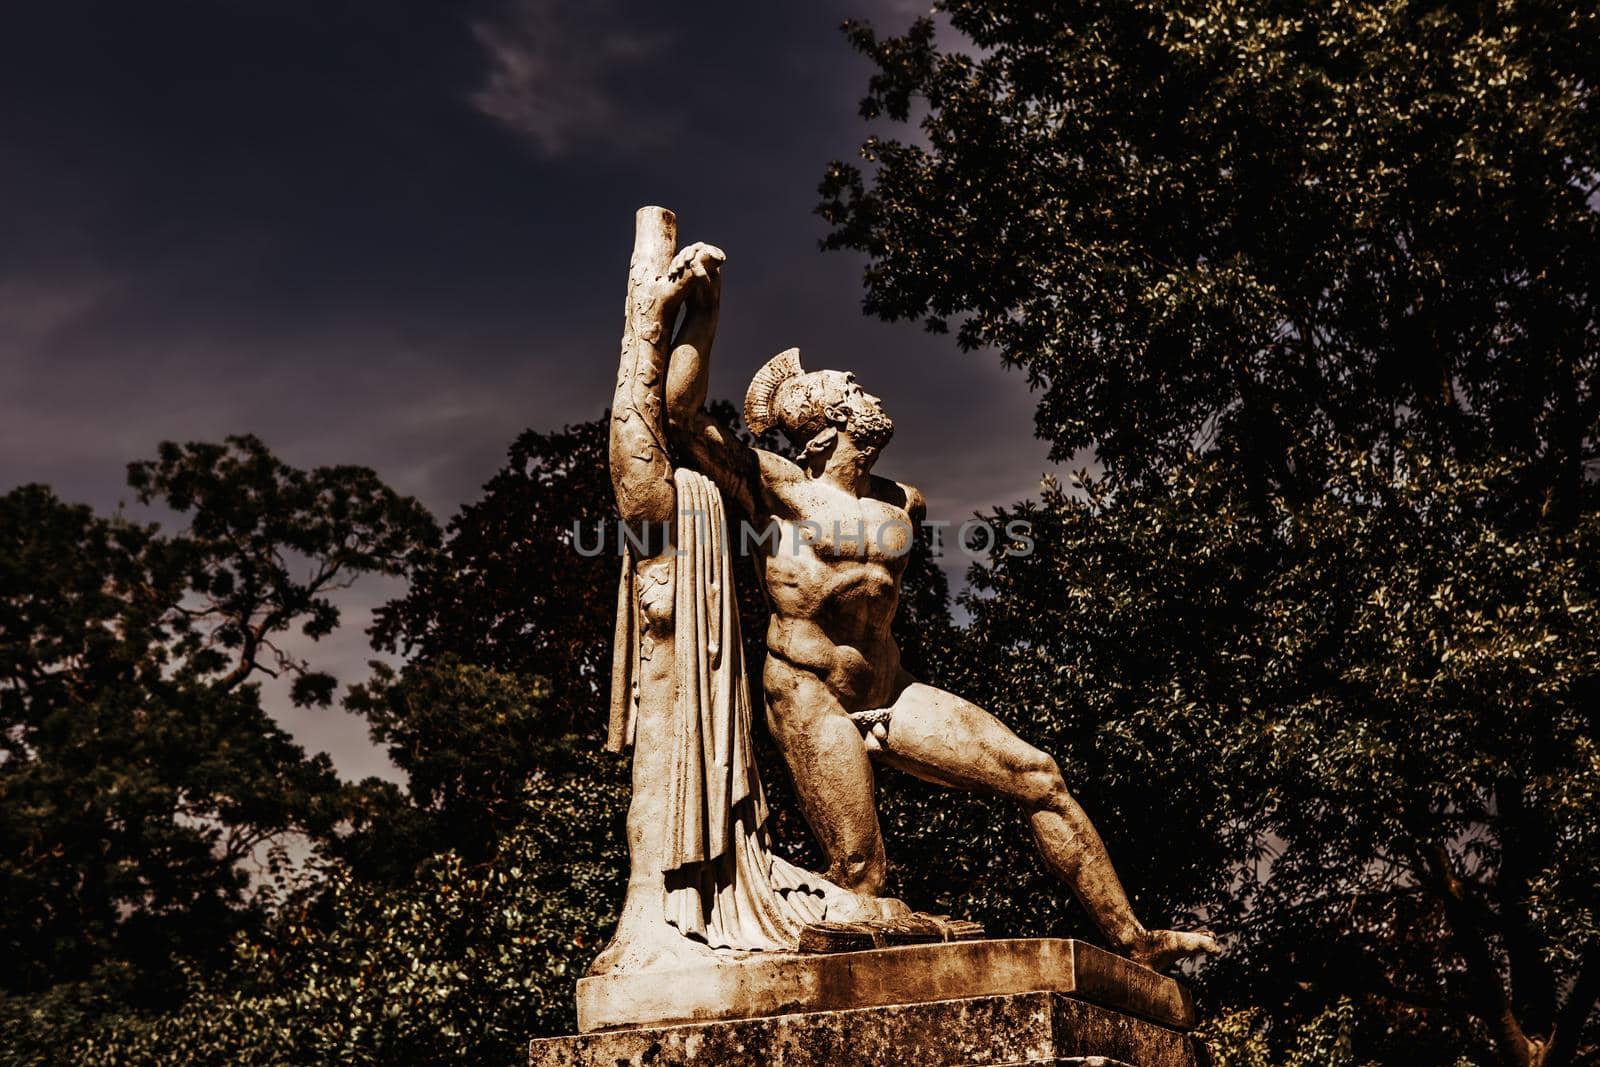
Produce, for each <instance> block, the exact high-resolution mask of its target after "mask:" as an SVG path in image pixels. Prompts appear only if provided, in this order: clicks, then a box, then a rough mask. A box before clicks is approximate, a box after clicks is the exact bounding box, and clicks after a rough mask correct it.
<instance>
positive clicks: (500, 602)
mask: <svg viewBox="0 0 1600 1067" xmlns="http://www.w3.org/2000/svg"><path fill="white" fill-rule="evenodd" d="M607 425H608V423H607V421H606V419H604V418H600V419H595V420H593V421H591V422H584V423H579V424H577V425H575V426H569V427H567V428H565V429H563V430H562V431H560V432H559V433H553V434H545V433H537V432H535V431H532V430H529V431H527V432H525V433H523V434H522V435H521V436H520V437H518V438H517V440H516V442H515V443H514V444H513V445H512V446H511V450H510V454H509V456H508V459H507V463H506V465H505V466H504V467H503V468H501V469H500V470H499V471H497V472H496V473H495V475H494V477H493V478H491V479H490V480H489V482H488V483H487V484H486V485H485V486H484V487H483V496H482V498H481V499H479V500H477V501H476V502H474V503H471V504H468V505H466V506H465V507H463V508H462V509H461V511H460V513H459V514H457V515H456V516H455V518H453V519H451V520H450V525H449V527H448V529H447V531H446V539H445V544H444V546H443V548H442V549H441V550H440V551H439V552H438V553H437V554H436V555H434V556H433V557H432V558H431V559H429V560H428V561H427V563H426V564H425V565H424V566H422V567H419V568H418V569H417V571H416V573H415V575H414V576H413V579H412V584H411V588H410V589H409V590H408V592H407V593H406V595H405V596H403V597H401V598H399V599H398V600H395V601H393V602H391V603H390V604H387V605H385V606H384V607H383V608H382V609H380V610H379V612H378V621H377V624H376V626H375V627H374V630H373V637H374V641H375V643H376V644H377V645H378V646H379V647H380V648H388V649H391V650H394V651H399V652H404V653H406V654H407V655H409V656H411V657H413V658H420V659H423V660H429V659H433V658H437V657H440V656H445V655H453V656H456V657H458V658H459V659H460V660H461V661H463V662H466V663H473V664H477V665H478V666H482V667H488V668H492V669H494V670H496V671H502V672H506V673H512V674H521V675H525V676H528V677H538V678H542V679H544V682H545V684H546V685H547V686H548V687H549V696H548V698H547V699H546V700H545V702H544V709H545V712H544V713H545V717H546V722H547V733H548V734H549V735H551V736H555V735H559V734H561V733H563V732H567V731H580V732H588V733H594V734H597V735H600V736H603V735H604V732H605V707H606V702H607V700H608V697H607V695H606V693H607V689H608V687H609V686H610V680H611V661H610V656H611V637H612V627H613V626H614V620H613V618H612V614H613V613H612V610H611V609H610V608H605V609H600V610H597V609H596V605H612V604H614V603H615V600H616V591H617V574H618V570H619V567H620V564H619V562H618V556H617V546H616V541H615V539H614V537H613V538H609V539H607V541H606V542H605V551H603V552H600V553H599V554H594V555H585V554H583V553H580V552H579V551H577V546H576V544H575V543H574V541H573V535H574V531H575V530H579V531H581V532H582V534H583V536H584V537H585V538H586V540H585V542H584V544H585V547H586V548H587V547H588V546H589V545H590V544H591V543H592V542H593V540H594V536H595V532H596V530H597V529H599V528H600V527H602V526H609V525H610V524H611V523H612V521H613V519H614V517H615V506H614V504H613V503H612V497H611V483H610V481H609V480H608V477H607V475H606V470H607V467H606V463H607V456H606V427H607ZM424 747H427V746H426V745H425V746H424ZM515 796H516V793H515V791H513V792H512V793H511V797H512V798H515Z"/></svg>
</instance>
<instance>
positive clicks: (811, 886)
mask: <svg viewBox="0 0 1600 1067" xmlns="http://www.w3.org/2000/svg"><path fill="white" fill-rule="evenodd" d="M677 240H678V239H677V221H676V218H675V216H673V214H672V212H670V211H667V210H665V209H663V208H659V207H647V208H642V209H641V210H640V211H639V213H638V215H637V217H636V228H635V241H634V251H633V257H632V259H631V260H630V265H629V272H628V295H627V301H626V313H625V316H624V322H623V339H622V353H621V359H620V362H619V364H618V368H617V388H616V393H615V394H614V396H613V400H612V407H611V425H610V441H609V461H610V469H611V481H612V488H613V490H614V492H615V495H616V501H617V514H618V517H619V518H620V519H621V521H622V523H623V526H624V528H625V529H626V530H627V531H628V539H627V545H626V548H625V553H624V559H623V561H622V573H621V576H620V581H619V583H618V595H617V630H616V635H617V636H616V640H615V642H614V644H613V648H614V654H615V658H614V661H613V670H612V686H611V693H612V708H611V712H612V713H611V727H610V729H609V731H608V735H607V747H608V748H611V749H613V750H616V751H621V750H623V749H625V748H628V747H630V746H631V747H632V748H633V752H634V757H633V803H632V805H631V806H630V808H629V809H628V849H629V856H630V861H629V873H628V892H627V896H626V897H625V898H624V900H623V906H622V912H621V915H620V916H619V918H618V922H617V929H616V932H615V933H614V934H613V936H612V939H611V942H610V943H609V944H608V945H607V946H606V948H605V949H604V950H602V951H601V953H600V954H599V956H597V957H596V959H595V961H594V964H593V966H592V968H591V971H590V973H591V974H592V975H595V976H605V977H615V976H624V975H645V974H652V973H655V972H677V971H681V970H683V969H685V968H694V967H697V966H699V964H700V963H701V961H702V960H703V958H704V957H706V956H708V955H716V954H722V955H725V956H726V957H727V958H729V959H734V960H736V959H738V958H739V957H740V956H741V954H743V953H747V952H752V951H772V952H784V951H788V950H792V949H795V948H797V947H798V946H799V942H800V938H801V935H802V933H803V931H804V930H805V929H806V928H807V927H811V928H812V929H813V930H815V928H816V924H817V923H835V922H843V923H849V922H858V921H862V920H871V919H889V918H894V917H896V916H904V915H905V913H906V912H907V911H908V906H907V904H906V903H904V902H901V901H897V900H893V899H891V898H887V897H884V896H883V888H884V876H885V871H886V863H887V858H886V856H885V852H884V843H883V834H882V832H881V829H880V827H879V825H878V814H877V806H876V805H877V799H876V798H877V794H876V782H877V777H876V774H877V772H876V771H875V769H874V765H875V764H883V765H887V766H890V767H894V768H896V769H898V770H901V771H905V772H908V773H910V774H912V775H914V776H916V777H918V778H921V779H923V780H924V781H929V782H936V783H939V784H942V785H945V786H950V787H954V788H957V789H961V790H968V791H975V792H981V793H989V794H993V795H996V796H1001V797H1006V798H1008V799H1010V800H1012V801H1015V802H1016V803H1017V804H1019V805H1020V806H1021V807H1022V808H1023V810H1024V811H1025V812H1026V813H1027V818H1028V822H1029V829H1030V833H1028V834H1027V835H1026V840H1031V841H1032V842H1033V844H1034V845H1035V846H1037V847H1038V848H1039V850H1040V851H1041V853H1042V855H1043V858H1044V865H1045V868H1046V869H1047V870H1050V871H1054V872H1056V873H1057V874H1059V875H1060V876H1061V877H1062V879H1063V880H1064V881H1065V882H1066V883H1067V884H1066V885H1065V886H1064V889H1066V890H1067V891H1070V892H1071V894H1072V896H1073V898H1074V899H1076V900H1077V901H1078V902H1079V903H1080V904H1081V905H1082V906H1083V909H1084V912H1085V913H1086V914H1087V915H1088V917H1089V918H1090V919H1091V920H1092V921H1093V922H1094V923H1095V925H1096V926H1097V927H1098V928H1099V930H1100V933H1101V935H1102V936H1103V938H1104V939H1105V942H1106V944H1108V945H1111V946H1112V947H1114V948H1115V949H1116V950H1117V951H1119V952H1121V953H1122V954H1123V955H1125V956H1128V957H1129V958H1131V959H1134V960H1137V961H1139V962H1141V963H1146V964H1149V965H1150V966H1152V967H1154V968H1155V969H1156V970H1165V969H1166V968H1167V967H1169V966H1170V965H1172V964H1173V963H1175V962H1177V961H1178V960H1180V959H1184V958H1186V957H1190V956H1196V955H1200V954H1203V953H1208V952H1216V951H1218V950H1219V947H1218V945H1217V943H1216V941H1215V939H1214V938H1212V937H1211V935H1210V934H1208V933H1205V932H1202V931H1177V930H1150V929H1147V928H1146V927H1145V926H1144V925H1143V924H1142V923H1141V922H1140V921H1139V918H1138V916H1137V915H1135V914H1134V911H1133V906H1132V904H1131V902H1130V901H1129V899H1128V895H1127V893H1126V892H1125V891H1124V889H1123V886H1122V882H1121V881H1120V879H1119V878H1118V877H1117V873H1116V871H1115V869H1114V868H1113V867H1112V863H1111V857H1110V856H1109V855H1108V854H1107V852H1106V848H1105V844H1104V842H1102V841H1101V839H1100V835H1099V834H1098V833H1096V832H1095V828H1094V825H1093V823H1092V822H1091V821H1090V819H1089V816H1088V814H1087V813H1086V812H1085V811H1084V810H1083V808H1082V807H1081V806H1080V805H1079V804H1078V802H1077V801H1076V800H1074V799H1073V797H1072V796H1071V794H1070V793H1069V792H1068V791H1067V786H1066V783H1065V782H1064V781H1063V780H1062V777H1061V773H1060V769H1059V768H1058V767H1057V765H1056V762H1055V760H1054V759H1052V758H1051V757H1050V756H1049V755H1048V754H1046V753H1045V752H1042V751H1040V750H1039V749H1037V748H1035V747H1034V746H1032V745H1030V744H1028V743H1026V742H1025V741H1023V740H1022V739H1021V738H1019V737H1018V736H1017V735H1016V734H1015V733H1013V732H1012V731H1011V729H1010V728H1009V727H1007V726H1006V725H1005V724H1004V723H1002V722H1001V721H1000V720H999V719H997V718H996V717H995V716H993V715H991V714H990V713H989V712H988V711H986V710H985V709H983V708H981V707H978V706H977V705H976V704H973V703H971V702H970V701H968V700H966V699H964V698H962V697H961V696H959V695H957V694H955V693H950V692H946V691H945V690H943V689H940V688H938V687H937V686H932V685H927V684H924V683H921V682H918V681H917V680H916V679H915V678H913V677H912V676H911V675H910V674H909V673H907V671H906V669H905V665H904V664H903V663H902V662H901V659H900V654H899V650H898V649H897V648H896V646H895V638H894V632H893V629H894V627H893V623H894V616H895V609H896V605H897V603H898V595H897V594H898V591H899V588H900V580H901V577H902V575H903V573H904V571H905V568H906V564H907V560H908V553H909V550H910V547H911V545H912V543H913V538H914V536H915V527H916V526H917V525H918V524H921V523H924V522H925V521H926V519H927V514H926V513H927V503H926V500H925V499H924V497H923V494H922V493H921V491H920V490H918V489H917V488H916V487H915V486H912V485H908V484H906V483H903V482H898V481H895V480H893V479H890V478H886V477H883V476H882V475H880V474H878V473H875V468H876V466H877V463H878V459H879V457H880V455H881V453H882V452H883V449H884V447H885V446H887V445H888V443H889V441H890V438H891V437H892V436H893V433H894V420H893V419H891V418H890V417H889V415H888V413H887V411H886V410H885V408H884V405H883V403H882V402H881V401H880V400H879V399H878V398H877V397H875V396H873V395H871V394H870V393H868V392H866V391H865V390H864V389H863V387H862V386H861V385H860V384H859V383H857V381H856V379H855V375H854V374H851V373H849V372H847V371H843V370H813V371H807V370H806V369H805V368H804V366H802V364H801V361H800V353H799V350H798V349H790V350H788V351H786V352H783V353H781V354H780V355H778V356H776V357H774V358H773V359H771V360H769V361H768V362H767V363H766V364H765V365H764V366H763V367H761V368H760V369H759V370H758V371H756V373H755V376H754V378H753V379H752V381H751V383H750V388H749V390H748V392H747V393H746V394H745V408H744V413H745V422H746V424H747V426H748V427H749V428H750V429H751V431H752V432H755V433H761V432H762V431H764V430H775V431H781V432H782V433H783V434H785V435H786V436H787V437H788V439H789V443H790V444H791V445H792V446H793V447H794V453H793V458H789V457H786V456H784V455H781V454H779V453H777V452H771V451H765V450H762V449H759V448H753V447H751V446H750V445H749V444H748V443H747V442H746V441H745V440H744V439H743V438H741V437H740V436H739V435H738V434H736V433H734V432H733V429H732V427H730V426H726V425H722V424H719V423H718V422H717V421H716V420H715V418H714V417H713V416H712V414H711V413H710V412H709V411H708V410H707V409H706V407H705V400H706V396H707V389H708V388H709V383H710V374H711V349H712V342H713V341H714V340H715V337H716V331H717V322H718V319H719V315H720V313H721V312H720V308H721V302H722V281H721V279H722V271H723V267H724V264H725V262H726V259H727V257H726V256H725V255H724V253H723V252H722V250H721V249H719V248H717V247H715V246H714V245H709V244H704V243H698V244H690V245H688V246H687V247H685V248H682V249H679V248H678V246H677ZM724 498H726V500H727V501H728V502H730V503H731V504H733V505H735V506H734V507H733V508H732V511H731V512H730V513H729V514H731V513H733V512H737V513H740V514H742V515H743V516H744V517H745V518H746V519H747V520H748V524H749V525H748V526H747V527H746V529H745V531H742V532H741V535H740V538H739V539H738V541H739V544H740V546H741V551H743V550H745V548H747V547H750V548H753V546H750V544H749V541H748V540H747V539H746V538H745V536H744V533H745V532H749V533H754V534H756V535H757V537H758V539H759V541H760V545H761V547H759V548H753V550H755V551H759V552H760V553H761V554H762V557H763V558H762V561H761V565H760V566H758V567H757V568H756V572H757V573H758V574H759V575H761V579H762V582H763V587H764V588H763V591H764V593H765V600H766V601H767V604H768V606H769V607H770V608H771V613H772V617H771V621H770V624H769V625H768V626H767V628H766V635H767V641H766V645H767V653H768V656H767V661H766V664H765V667H764V670H763V672H762V679H763V690H764V692H765V695H766V704H767V706H766V709H765V712H766V714H765V715H764V716H763V717H764V718H765V720H766V722H767V725H768V727H769V731H768V733H769V735H770V736H771V738H772V740H773V741H774V743H775V744H776V745H777V747H778V748H779V749H780V750H781V752H782V753H783V756H784V763H785V764H786V765H787V767H788V769H789V773H790V777H791V778H792V780H793V784H794V795H795V798H796V800H797V801H798V802H799V806H800V810H801V814H802V815H803V816H804V817H805V820H806V822H807V823H808V824H809V826H810V827H811V830H812V835H813V836H814V837H815V838H816V841H817V844H818V845H819V846H820V847H821V849H822V852H823V854H824V856H825V857H826V859H827V869H826V870H825V871H821V872H812V871H803V870H800V869H799V868H796V867H794V866H792V865H790V864H788V863H786V862H785V861H784V860H783V859H782V858H781V857H780V856H779V855H777V854H775V853H774V852H772V851H771V850H770V849H769V847H768V845H769V842H768V837H767V833H766V825H765V824H766V821H767V809H766V802H765V797H764V793H763V790H762V784H761V780H760V775H759V773H758V772H757V768H756V760H755V754H754V753H755V749H754V746H753V742H752V736H753V726H752V723H753V721H754V717H753V715H752V711H753V710H754V709H753V708H752V706H751V698H750V693H749V687H748V685H747V684H746V680H747V672H746V671H745V669H744V665H743V663H742V662H741V655H742V649H743V645H742V640H741V636H740V633H739V613H738V610H737V604H736V598H734V597H733V596H731V595H729V593H730V591H731V589H732V582H733V578H732V575H733V573H734V567H733V556H732V551H733V548H732V546H733V543H734V537H733V531H732V528H731V527H730V526H728V525H727V514H725V513H724V510H723V500H724ZM1019 844H1020V842H1019ZM729 980H730V981H733V980H734V979H729ZM745 1014H750V1013H748V1012H746V1013H745Z"/></svg>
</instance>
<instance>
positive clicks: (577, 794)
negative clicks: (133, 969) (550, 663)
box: [11, 680, 628, 1067]
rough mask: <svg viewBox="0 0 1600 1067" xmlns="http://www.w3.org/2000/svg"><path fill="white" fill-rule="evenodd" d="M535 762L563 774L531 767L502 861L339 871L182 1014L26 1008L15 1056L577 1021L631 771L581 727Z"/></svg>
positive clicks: (321, 1046)
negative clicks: (378, 873) (390, 877)
mask: <svg viewBox="0 0 1600 1067" xmlns="http://www.w3.org/2000/svg"><path fill="white" fill-rule="evenodd" d="M501 684H503V685H507V686H510V685H513V684H514V683H512V682H511V681H510V680H502V682H501ZM525 757H526V758H527V759H528V760H529V762H530V763H532V764H535V765H538V766H543V767H548V768H561V770H560V771H559V772H556V771H553V770H552V771H550V772H547V773H544V774H541V775H537V776H535V777H534V778H533V779H532V781H531V782H530V783H529V785H528V787H527V789H526V791H525V793H524V794H523V797H522V806H523V810H522V813H521V814H522V819H521V820H520V823H519V828H518V829H516V830H514V831H512V832H510V833H509V834H507V835H506V836H505V837H504V838H503V839H502V841H501V847H500V849H499V851H498V852H497V854H496V855H495V856H494V857H493V858H492V859H490V860H488V861H486V862H484V863H479V864H471V863H467V862H464V861H463V860H462V859H461V858H460V857H459V856H457V855H455V854H454V853H449V852H446V853H441V854H440V855H438V856H435V857H434V858H433V859H431V860H430V861H428V862H427V863H425V864H424V865H422V866H421V867H420V868H419V870H418V871H417V872H416V874H415V875H414V877H412V878H411V879H409V880H408V881H407V882H405V883H404V884H402V885H400V886H398V887H387V886H379V885H375V884H373V883H370V882H367V881H364V880H361V879H358V878H356V877H355V876H353V875H352V874H351V873H350V872H349V870H348V869H345V868H342V867H340V866H333V867H328V868H325V869H323V871H322V872H321V876H322V880H321V881H319V882H317V883H315V884H312V885H309V886H306V887H304V888H302V889H301V890H300V891H299V892H298V893H293V894H290V896H289V899H288V900H287V902H286V903H285V905H284V906H283V907H282V908H280V909H279V910H278V911H277V913H276V914H275V915H274V916H273V918H272V920H271V922H270V923H269V924H268V925H267V926H266V928H265V929H264V930H262V931H261V932H260V933H258V934H255V935H252V936H247V937H242V938H241V939H240V940H239V942H238V943H237V945H236V946H235V949H236V953H237V962H236V963H235V964H234V966H233V967H232V968H231V969H230V970H229V972H228V973H226V974H225V975H221V976H214V977H205V976H201V975H198V974H195V975H191V981H192V985H191V988H190V989H189V995H188V997H187V999H186V1000H185V1001H184V1003H183V1005H182V1006H181V1008H179V1009H178V1010H176V1011H172V1012H168V1013H165V1014H161V1015H155V1016H140V1015H132V1014H128V1015H121V1016H110V1017H103V1018H100V1019H97V1020H92V1021H87V1024H86V1020H83V1019H81V1018H76V1019H75V1018H72V1017H71V1016H70V1014H68V1013H69V1011H70V1008H69V1007H68V1006H63V1005H47V1006H45V1007H42V1008H36V1009H35V1011H34V1014H33V1015H32V1017H31V1018H29V1017H24V1018H21V1019H12V1020H11V1022H12V1025H13V1026H14V1027H15V1029H12V1030H11V1034H12V1035H13V1036H14V1037H15V1039H16V1040H15V1044H14V1047H15V1048H16V1049H17V1050H18V1052H19V1055H18V1056H17V1057H16V1062H22V1063H29V1062H38V1063H44V1062H58V1061H65V1062H72V1063H75V1064H85V1065H98V1064H104V1065H107V1067H112V1065H118V1067H120V1065H123V1064H174V1065H177V1064H213V1063H214V1064H275V1063H371V1064H444V1063H463V1062H466V1063H496V1062H498V1063H507V1064H509V1063H514V1062H516V1061H518V1060H520V1059H522V1058H523V1057H524V1056H525V1055H526V1048H527V1041H528V1038H529V1037H531V1036H534V1035H536V1034H540V1033H556V1032H563V1031H566V1032H570V1031H571V1030H572V1029H574V1026H575V1020H574V1018H573V998H572V983H573V982H574V980H575V979H576V978H577V976H578V975H580V974H581V973H582V972H583V970H584V968H585V967H586V966H587V965H588V962H589V960H590V959H591V958H592V957H593V955H594V953H595V952H596V951H597V950H598V949H599V947H600V945H601V944H602V943H603V942H604V940H605V938H606V937H607V936H608V935H609V933H610V929H611V926H612V925H613V924H614V923H615V921H616V908H617V906H618V905H619V904H620V902H621V900H622V893H623V889H624V882H625V874H624V872H625V871H626V867H627V862H626V860H627V852H626V843H625V841H624V838H623V827H622V822H623V814H624V812H625V810H626V807H627V797H628V789H627V775H626V766H625V763H624V761H621V760H618V759H616V758H613V757H607V756H602V755H600V754H598V753H596V752H594V751H593V749H592V746H590V745H589V744H588V742H587V741H586V740H582V739H566V740H562V741H558V742H553V743H548V742H547V743H544V744H543V745H541V746H540V747H539V748H538V749H536V750H533V751H528V752H526V753H525ZM62 1022H66V1023H67V1024H68V1025H67V1027H65V1028H64V1029H61V1028H58V1027H59V1026H60V1024H61V1023H62ZM73 1033H76V1034H78V1035H80V1036H78V1037H77V1038H76V1040H68V1038H67V1037H66V1036H65V1035H70V1034H73ZM30 1050H31V1055H29V1052H30Z"/></svg>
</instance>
